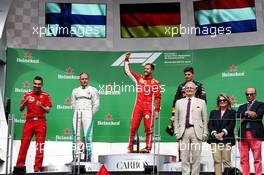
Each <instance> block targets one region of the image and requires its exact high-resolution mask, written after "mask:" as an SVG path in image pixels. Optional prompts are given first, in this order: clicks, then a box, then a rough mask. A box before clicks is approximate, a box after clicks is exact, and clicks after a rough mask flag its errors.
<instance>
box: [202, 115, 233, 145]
mask: <svg viewBox="0 0 264 175" xmlns="http://www.w3.org/2000/svg"><path fill="white" fill-rule="evenodd" d="M235 125H236V111H234V110H226V111H225V113H224V114H223V116H222V117H221V111H220V110H212V111H211V112H210V119H209V122H208V130H209V139H208V140H207V142H208V143H231V145H235V143H236V142H235V136H234V130H235ZM223 130H225V131H226V132H227V135H226V134H225V135H224V136H223V141H219V140H217V139H216V138H215V137H214V136H213V135H212V132H216V133H220V132H222V131H223Z"/></svg>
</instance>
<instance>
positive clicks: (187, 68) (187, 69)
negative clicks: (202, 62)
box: [183, 67, 194, 74]
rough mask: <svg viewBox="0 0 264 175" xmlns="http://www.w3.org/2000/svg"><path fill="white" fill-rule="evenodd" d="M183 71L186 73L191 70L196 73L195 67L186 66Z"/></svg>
mask: <svg viewBox="0 0 264 175" xmlns="http://www.w3.org/2000/svg"><path fill="white" fill-rule="evenodd" d="M183 72H184V73H186V72H191V73H192V74H194V71H193V67H185V68H184V70H183Z"/></svg>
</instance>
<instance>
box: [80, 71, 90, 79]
mask: <svg viewBox="0 0 264 175" xmlns="http://www.w3.org/2000/svg"><path fill="white" fill-rule="evenodd" d="M83 74H86V75H87V76H88V78H89V74H88V73H86V72H82V73H80V77H81V75H83Z"/></svg>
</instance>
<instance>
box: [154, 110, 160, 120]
mask: <svg viewBox="0 0 264 175" xmlns="http://www.w3.org/2000/svg"><path fill="white" fill-rule="evenodd" d="M154 117H155V118H156V119H158V118H159V112H158V111H154Z"/></svg>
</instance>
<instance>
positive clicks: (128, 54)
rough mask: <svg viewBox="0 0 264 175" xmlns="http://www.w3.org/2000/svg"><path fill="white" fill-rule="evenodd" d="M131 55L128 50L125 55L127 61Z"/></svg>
mask: <svg viewBox="0 0 264 175" xmlns="http://www.w3.org/2000/svg"><path fill="white" fill-rule="evenodd" d="M130 55H131V53H130V52H127V53H126V55H125V61H128V60H129V57H130Z"/></svg>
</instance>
